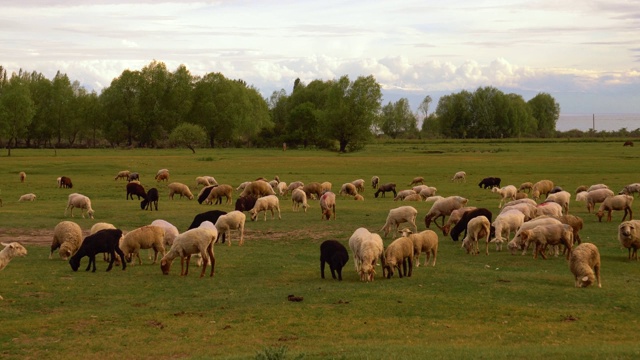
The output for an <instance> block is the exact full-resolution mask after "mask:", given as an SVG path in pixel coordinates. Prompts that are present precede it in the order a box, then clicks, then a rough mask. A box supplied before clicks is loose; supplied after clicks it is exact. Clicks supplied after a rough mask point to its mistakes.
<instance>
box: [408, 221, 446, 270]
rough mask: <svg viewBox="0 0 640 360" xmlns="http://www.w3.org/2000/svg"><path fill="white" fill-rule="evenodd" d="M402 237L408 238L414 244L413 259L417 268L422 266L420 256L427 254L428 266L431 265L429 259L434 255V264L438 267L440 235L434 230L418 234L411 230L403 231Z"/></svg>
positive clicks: (426, 261)
mask: <svg viewBox="0 0 640 360" xmlns="http://www.w3.org/2000/svg"><path fill="white" fill-rule="evenodd" d="M400 232H401V233H402V236H406V237H408V238H409V239H411V241H412V242H413V258H414V262H415V264H416V267H419V266H420V255H421V254H422V253H423V252H424V253H425V261H424V263H425V264H426V265H429V258H430V256H431V255H433V264H432V265H431V266H436V257H437V256H438V234H436V232H435V231H433V230H425V231H421V232H419V233H417V234H413V233H411V230H409V229H402V230H401V231H400Z"/></svg>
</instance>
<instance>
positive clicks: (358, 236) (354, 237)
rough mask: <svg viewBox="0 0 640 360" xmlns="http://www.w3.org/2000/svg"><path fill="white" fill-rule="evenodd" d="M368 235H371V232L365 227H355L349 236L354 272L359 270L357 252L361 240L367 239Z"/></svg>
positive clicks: (359, 263)
mask: <svg viewBox="0 0 640 360" xmlns="http://www.w3.org/2000/svg"><path fill="white" fill-rule="evenodd" d="M369 237H371V233H370V232H369V230H367V229H365V228H357V229H356V231H354V232H353V234H351V237H350V238H349V248H350V249H351V252H352V253H353V265H354V266H355V268H356V272H359V271H360V265H361V262H360V255H359V254H358V251H359V250H360V245H361V244H362V241H364V239H367V238H369Z"/></svg>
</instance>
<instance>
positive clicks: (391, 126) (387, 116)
mask: <svg viewBox="0 0 640 360" xmlns="http://www.w3.org/2000/svg"><path fill="white" fill-rule="evenodd" d="M377 123H378V127H379V128H380V130H381V131H382V132H383V133H384V134H385V135H387V136H389V137H391V138H392V139H395V138H397V137H398V136H401V135H406V134H409V133H412V134H415V133H416V132H417V131H418V120H417V119H416V117H415V115H414V114H413V112H411V107H410V106H409V100H408V99H406V98H402V99H400V100H398V101H397V102H395V103H392V102H389V103H388V104H387V105H385V106H383V107H382V111H381V113H380V116H379V118H378V121H377Z"/></svg>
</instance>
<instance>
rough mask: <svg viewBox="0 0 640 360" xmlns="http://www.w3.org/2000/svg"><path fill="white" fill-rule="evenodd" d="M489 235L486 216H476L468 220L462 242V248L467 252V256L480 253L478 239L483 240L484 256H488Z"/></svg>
mask: <svg viewBox="0 0 640 360" xmlns="http://www.w3.org/2000/svg"><path fill="white" fill-rule="evenodd" d="M490 233H491V223H490V222H489V219H487V217H486V216H484V215H481V216H476V217H474V218H473V219H471V220H469V223H468V224H467V236H465V238H464V240H462V247H463V248H465V250H467V254H469V253H471V254H473V255H476V254H479V253H480V248H479V246H478V242H479V241H480V238H485V242H486V244H487V245H486V254H487V255H489V234H490Z"/></svg>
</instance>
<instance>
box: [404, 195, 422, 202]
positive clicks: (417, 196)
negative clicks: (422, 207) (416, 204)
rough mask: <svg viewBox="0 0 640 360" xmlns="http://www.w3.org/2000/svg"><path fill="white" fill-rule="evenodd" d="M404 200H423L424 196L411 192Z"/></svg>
mask: <svg viewBox="0 0 640 360" xmlns="http://www.w3.org/2000/svg"><path fill="white" fill-rule="evenodd" d="M402 201H422V197H421V196H420V194H410V195H408V196H405V197H404V199H402Z"/></svg>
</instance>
